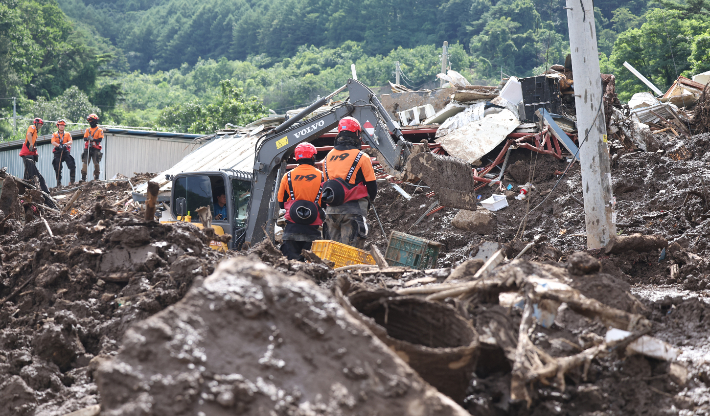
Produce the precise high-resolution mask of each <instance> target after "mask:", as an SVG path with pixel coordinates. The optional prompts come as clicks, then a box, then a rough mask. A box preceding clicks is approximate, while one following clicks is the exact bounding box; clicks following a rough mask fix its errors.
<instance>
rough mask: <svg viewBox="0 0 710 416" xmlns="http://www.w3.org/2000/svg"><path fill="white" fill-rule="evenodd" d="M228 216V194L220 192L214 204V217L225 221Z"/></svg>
mask: <svg viewBox="0 0 710 416" xmlns="http://www.w3.org/2000/svg"><path fill="white" fill-rule="evenodd" d="M227 218H228V217H227V195H225V194H224V192H220V193H219V195H218V196H217V203H216V204H214V219H215V220H222V221H224V220H227Z"/></svg>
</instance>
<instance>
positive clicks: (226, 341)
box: [98, 259, 466, 416]
mask: <svg viewBox="0 0 710 416" xmlns="http://www.w3.org/2000/svg"><path fill="white" fill-rule="evenodd" d="M122 344H123V347H122V348H121V349H120V351H119V352H118V354H117V355H116V357H115V358H113V359H111V360H107V361H103V362H101V363H100V364H99V366H98V386H99V391H100V392H101V398H102V406H103V411H102V414H105V415H112V416H118V415H140V414H145V415H147V414H151V415H176V414H209V415H231V414H244V415H266V414H274V415H275V414H283V415H287V414H293V415H296V414H298V415H343V414H353V415H354V414H377V413H380V411H384V410H385V409H392V410H393V409H397V412H399V414H403V415H431V416H434V415H463V414H466V412H465V411H464V410H463V409H461V408H460V407H458V406H457V405H456V404H454V403H453V402H452V401H451V400H450V399H448V398H447V397H446V396H444V395H442V394H441V393H439V392H437V391H436V390H435V389H433V388H432V387H431V386H429V385H427V384H426V383H425V382H423V380H421V379H420V378H419V376H417V375H416V373H414V372H413V371H412V370H411V369H410V368H409V367H408V366H407V365H406V364H404V362H403V361H401V360H400V359H399V358H398V357H397V356H396V355H395V354H394V353H393V352H392V351H391V350H390V349H389V348H387V346H385V345H384V344H383V343H381V342H380V341H379V340H378V339H377V338H376V337H374V336H373V335H372V334H371V333H370V332H369V331H368V330H367V329H366V327H365V326H363V325H362V324H360V323H359V322H358V321H357V320H355V319H353V318H352V317H351V316H349V314H348V313H347V312H346V311H345V310H344V309H342V307H340V306H339V305H338V303H337V302H336V301H335V299H334V298H333V297H332V296H331V295H329V294H328V293H327V292H325V291H323V290H321V289H319V288H317V287H316V286H315V285H314V284H312V283H310V282H307V281H304V280H298V279H291V278H288V277H286V276H284V275H282V274H280V273H278V272H276V271H275V270H273V269H271V268H269V267H267V266H265V265H264V264H263V263H261V262H254V261H250V260H245V259H240V260H231V261H225V262H223V263H222V264H221V265H220V267H219V269H218V270H217V272H216V273H215V274H214V275H212V276H211V277H210V278H208V279H207V280H205V281H204V283H203V284H201V285H196V286H195V287H194V288H193V289H192V290H190V292H189V293H188V294H187V296H186V297H185V299H183V300H182V301H181V302H179V303H178V304H176V305H174V306H172V307H170V308H168V309H167V310H165V311H163V312H160V313H158V314H157V315H155V316H153V317H151V318H149V319H147V320H145V321H142V322H141V323H138V324H136V325H134V326H133V327H132V328H131V329H130V330H129V331H128V332H127V333H126V335H125V338H124V339H123V342H122ZM380 414H381V413H380Z"/></svg>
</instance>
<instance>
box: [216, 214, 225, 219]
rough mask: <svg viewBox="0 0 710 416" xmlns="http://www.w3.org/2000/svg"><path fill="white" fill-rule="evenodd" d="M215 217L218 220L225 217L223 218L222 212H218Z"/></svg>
mask: <svg viewBox="0 0 710 416" xmlns="http://www.w3.org/2000/svg"><path fill="white" fill-rule="evenodd" d="M214 219H216V220H222V219H224V218H222V214H217V215H216V216H215V217H214Z"/></svg>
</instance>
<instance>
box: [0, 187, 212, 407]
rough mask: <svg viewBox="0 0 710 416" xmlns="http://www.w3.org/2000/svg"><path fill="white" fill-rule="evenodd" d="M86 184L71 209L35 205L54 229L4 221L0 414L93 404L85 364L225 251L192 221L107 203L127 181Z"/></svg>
mask: <svg viewBox="0 0 710 416" xmlns="http://www.w3.org/2000/svg"><path fill="white" fill-rule="evenodd" d="M85 187H86V188H87V192H85V193H84V198H83V199H82V200H80V201H79V203H78V204H77V205H76V207H77V212H76V213H75V214H74V215H59V214H57V213H54V212H53V211H47V212H45V213H44V214H43V216H44V218H45V219H46V220H47V222H48V225H49V227H50V229H51V230H52V232H53V235H54V237H50V236H49V232H48V231H47V228H46V226H45V224H44V223H43V222H42V221H41V220H40V219H35V220H34V221H32V222H29V223H27V224H24V225H23V224H22V223H21V222H20V221H18V220H8V221H7V223H6V233H5V234H4V235H1V236H0V251H1V252H2V256H1V259H2V271H0V302H1V301H2V300H5V299H7V300H5V302H4V303H2V305H0V328H1V329H0V414H3V415H5V414H7V415H33V414H38V415H39V414H41V415H63V414H66V413H69V412H71V411H75V410H78V409H82V408H85V407H87V406H90V405H94V404H98V403H99V395H98V391H97V388H96V384H95V381H94V379H93V375H92V372H91V371H90V367H91V363H92V362H93V361H94V360H96V359H98V358H97V357H108V356H110V355H113V354H115V353H116V351H117V350H118V347H119V341H120V339H121V337H122V336H123V333H124V332H125V330H126V329H127V328H128V327H129V326H130V325H131V324H132V323H134V322H137V321H140V320H142V319H145V318H147V317H149V316H151V315H152V314H154V313H156V312H158V311H160V310H162V309H164V308H166V307H167V306H169V305H171V304H173V303H175V302H177V301H178V300H179V299H181V298H182V297H183V296H184V294H185V293H186V292H187V290H188V289H189V287H190V286H191V285H192V283H193V282H194V281H195V280H201V279H203V278H204V277H206V276H208V275H209V274H210V273H211V272H212V271H213V270H214V267H215V265H216V263H217V262H218V261H219V259H220V258H221V257H223V256H222V255H220V254H218V253H217V252H214V251H212V250H208V249H207V245H206V244H207V243H208V242H209V240H208V239H207V237H206V236H204V234H202V232H201V231H199V230H198V229H197V228H196V227H193V226H191V225H187V224H175V225H164V224H159V223H157V222H153V221H151V222H146V221H143V220H142V219H141V218H140V217H139V216H138V215H137V213H134V212H132V211H125V210H121V211H118V210H116V209H114V206H115V203H114V201H115V200H120V199H123V198H124V197H125V195H126V191H127V190H128V189H130V187H129V186H128V184H127V183H109V184H105V183H98V182H96V183H90V184H86V185H85ZM136 211H137V210H136ZM27 282H29V283H27ZM25 283H27V285H26V286H25V287H24V288H23V289H22V290H21V291H20V292H19V293H16V289H17V288H19V287H20V286H21V285H23V284H25ZM13 293H16V294H15V295H14V296H13V297H12V298H10V299H8V297H9V296H10V295H11V294H13Z"/></svg>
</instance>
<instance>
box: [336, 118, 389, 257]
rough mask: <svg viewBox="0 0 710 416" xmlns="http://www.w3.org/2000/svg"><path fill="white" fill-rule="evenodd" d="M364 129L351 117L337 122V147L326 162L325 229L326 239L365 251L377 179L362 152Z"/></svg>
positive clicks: (365, 155) (370, 162) (369, 162)
mask: <svg viewBox="0 0 710 416" xmlns="http://www.w3.org/2000/svg"><path fill="white" fill-rule="evenodd" d="M361 133H362V127H361V126H360V123H359V122H358V121H357V120H356V119H354V118H352V117H344V118H343V119H342V120H340V122H339V123H338V135H337V137H336V138H335V148H334V149H333V150H331V151H330V152H329V153H328V156H326V158H325V159H324V161H323V172H324V173H325V180H326V182H325V183H324V184H323V203H324V204H327V205H328V207H327V208H326V210H325V213H326V218H325V226H324V227H323V237H324V238H325V239H327V240H334V241H337V242H339V243H343V244H347V245H349V246H353V247H357V248H363V246H364V245H365V239H366V238H367V234H368V228H367V220H366V218H367V210H368V209H369V207H370V201H372V200H374V199H375V197H376V196H377V179H376V178H375V170H374V169H373V167H372V161H371V160H370V156H368V155H367V154H365V153H364V152H363V151H362V150H360V149H362V140H361V139H360V135H361Z"/></svg>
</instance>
